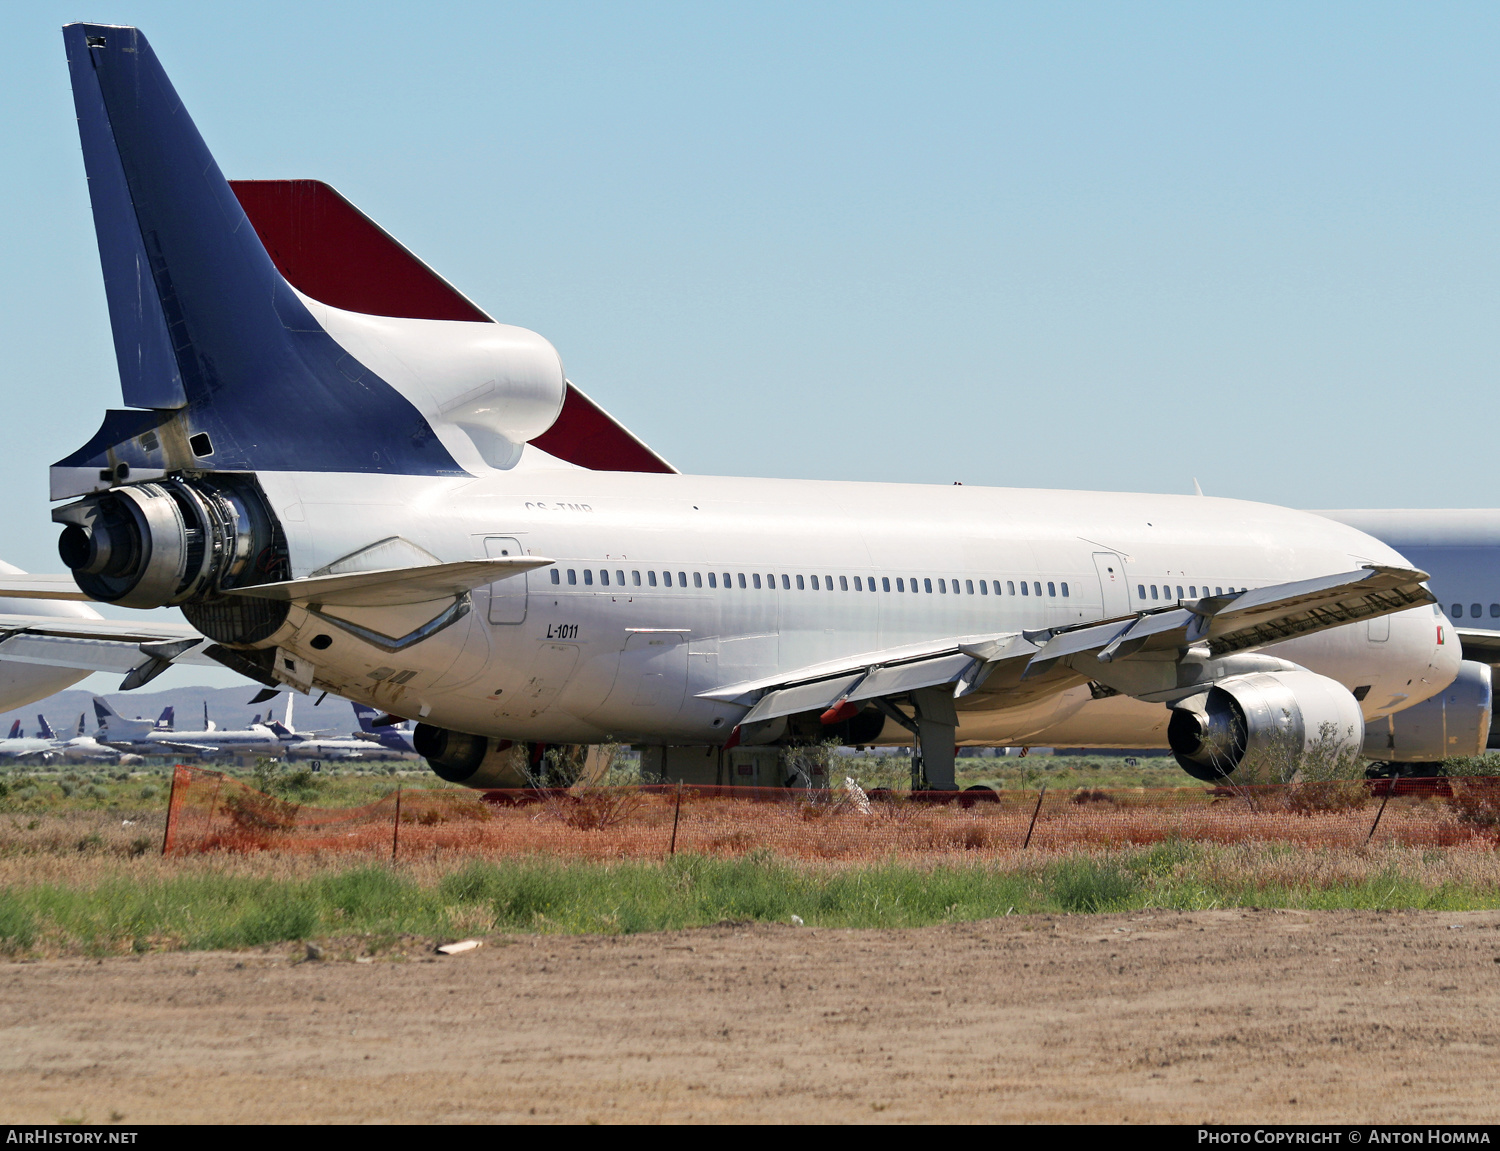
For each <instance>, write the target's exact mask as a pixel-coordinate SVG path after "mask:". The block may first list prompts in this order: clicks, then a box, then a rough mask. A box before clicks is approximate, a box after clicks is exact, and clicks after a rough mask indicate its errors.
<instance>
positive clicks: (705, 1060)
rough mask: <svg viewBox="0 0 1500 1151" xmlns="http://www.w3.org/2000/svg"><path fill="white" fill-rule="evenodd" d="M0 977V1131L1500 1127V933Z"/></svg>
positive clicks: (1394, 929) (1237, 930)
mask: <svg viewBox="0 0 1500 1151" xmlns="http://www.w3.org/2000/svg"><path fill="white" fill-rule="evenodd" d="M406 956H407V958H406V959H405V961H401V960H399V959H395V958H391V957H385V958H380V959H377V960H375V961H373V962H353V961H352V953H351V952H343V953H341V952H340V949H339V946H338V944H336V943H335V944H332V945H330V947H329V951H328V958H327V959H325V960H323V961H320V962H319V961H303V960H302V959H301V952H300V951H299V952H297V953H296V954H295V955H293V954H292V953H290V952H289V951H287V950H286V949H282V950H280V951H266V952H254V953H245V954H227V953H196V954H191V953H173V954H158V955H149V956H145V957H140V958H118V959H105V960H102V961H100V960H92V959H91V960H79V959H67V960H49V961H43V962H34V963H15V964H9V965H6V966H4V967H0V1068H3V1071H0V1084H3V1096H0V1099H3V1102H0V1121H9V1122H52V1121H56V1120H58V1119H60V1118H83V1119H86V1120H87V1121H89V1122H106V1121H109V1120H110V1119H111V1118H112V1117H115V1116H118V1117H121V1118H123V1121H124V1122H125V1123H127V1124H129V1123H131V1122H132V1121H134V1122H140V1123H148V1122H172V1121H195V1122H212V1123H217V1122H253V1123H262V1122H316V1121H319V1120H332V1121H342V1122H387V1123H389V1122H403V1121H405V1122H435V1121H450V1122H471V1121H480V1122H483V1121H496V1120H502V1121H536V1122H546V1121H554V1120H562V1121H585V1120H598V1121H604V1122H625V1121H669V1122H678V1121H710V1122H712V1121H726V1120H742V1121H757V1122H786V1121H855V1122H868V1121H892V1120H895V1121H922V1120H943V1121H1026V1120H1047V1121H1075V1120H1076V1121H1092V1122H1119V1121H1158V1122H1189V1123H1195V1122H1203V1121H1218V1122H1270V1121H1284V1122H1319V1121H1328V1122H1337V1123H1354V1122H1358V1121H1371V1122H1375V1121H1384V1122H1408V1123H1442V1122H1459V1121H1489V1122H1494V1121H1495V1120H1496V1119H1497V1118H1500V1094H1497V1092H1496V1091H1495V1089H1494V1085H1495V1083H1496V1082H1497V1079H1500V995H1497V991H1500V912H1478V913H1467V914H1462V913H1437V914H1433V913H1425V912H1423V913H1364V912H1334V913H1301V912H1278V911H1251V912H1243V911H1225V912H1206V913H1158V914H1134V915H1095V916H1083V915H1079V916H1056V917H1047V916H1036V917H1019V916H1014V917H1011V918H1008V919H1000V920H992V921H988V922H981V923H972V924H963V925H957V926H945V927H935V928H927V929H921V930H912V931H835V930H815V929H810V928H795V927H778V926H744V927H737V926H722V927H717V928H712V929H706V930H698V931H685V932H677V933H669V934H662V935H636V936H623V937H622V936H615V937H531V936H525V937H495V938H491V939H490V940H488V941H487V944H486V946H485V947H483V948H482V949H480V950H478V951H476V952H471V953H469V954H467V955H462V956H454V957H442V958H437V957H434V956H433V955H432V954H431V953H430V951H429V950H427V948H426V946H425V945H419V944H417V943H415V942H413V943H412V944H411V945H410V946H409V947H408V949H407V952H406Z"/></svg>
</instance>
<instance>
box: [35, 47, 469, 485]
mask: <svg viewBox="0 0 1500 1151" xmlns="http://www.w3.org/2000/svg"><path fill="white" fill-rule="evenodd" d="M63 38H64V42H65V43H66V45H67V52H68V66H69V69H70V71H71V73H72V80H73V94H74V103H75V106H76V108H77V111H78V125H79V135H80V138H81V140H82V144H83V153H84V165H85V168H86V170H87V172H88V176H89V191H90V197H91V200H92V202H93V211H94V224H95V228H96V230H97V232H98V238H99V255H100V261H101V263H102V265H103V269H104V279H105V285H106V292H107V295H108V299H109V310H110V322H111V324H112V325H113V328H114V337H115V351H116V355H117V357H118V359H119V364H120V379H121V384H122V387H123V390H124V397H125V402H126V403H127V404H129V405H132V406H135V407H141V408H152V409H156V410H157V411H158V412H159V413H160V414H161V419H162V421H163V425H165V422H166V421H168V420H171V421H172V424H171V427H170V429H168V428H166V427H165V426H163V432H162V434H161V435H160V436H156V435H150V436H148V435H147V434H146V433H145V432H144V431H142V430H141V429H137V428H134V427H132V428H131V429H130V431H131V437H132V438H130V439H128V440H122V439H119V438H117V434H116V433H114V432H112V431H111V428H110V427H109V426H107V427H106V428H105V429H101V433H102V437H103V438H104V439H106V440H108V441H109V442H108V443H102V444H101V443H100V442H98V441H99V439H100V437H95V441H92V442H91V443H90V444H89V445H88V446H87V447H85V448H83V449H80V451H79V452H76V453H74V455H73V456H71V457H69V458H68V459H67V460H63V461H61V462H60V464H59V466H60V467H72V468H86V467H87V468H93V467H95V466H100V465H103V466H110V465H111V463H112V461H111V460H110V459H108V458H107V457H108V453H109V452H110V451H113V452H114V457H113V460H114V461H120V462H125V463H130V464H131V465H132V466H134V467H145V466H149V465H150V464H151V462H152V460H151V459H149V458H146V457H143V456H141V455H140V453H142V452H145V453H148V455H149V453H151V452H153V451H157V450H158V449H156V448H154V447H152V446H151V445H153V444H155V443H157V442H158V441H160V442H162V443H164V444H165V443H170V444H175V445H187V444H190V445H191V456H190V457H189V458H186V459H183V458H179V459H177V460H175V461H172V460H168V461H167V462H166V463H165V464H164V465H163V464H158V465H157V466H158V467H160V466H167V467H182V466H191V467H195V468H200V469H203V470H214V471H254V470H262V469H263V470H272V471H349V472H398V473H403V474H408V475H462V474H463V472H462V469H460V468H459V467H458V465H457V464H456V463H455V462H454V460H453V458H452V456H451V455H449V453H448V451H447V449H446V448H444V447H443V446H442V444H441V443H440V442H439V441H438V440H437V438H436V437H435V436H434V434H433V432H432V429H431V427H430V426H429V425H428V423H427V421H426V420H425V419H424V418H423V416H422V414H421V413H420V412H418V411H417V409H416V408H415V407H413V406H412V404H411V403H410V402H409V401H408V400H407V399H406V398H405V397H404V396H402V395H401V394H400V393H399V392H397V391H396V390H395V389H393V388H392V387H390V386H389V384H387V383H386V382H385V381H383V380H381V379H380V378H379V377H377V376H375V375H374V374H373V373H371V372H369V371H366V370H364V369H363V368H362V366H360V365H357V364H355V363H353V361H352V360H351V358H350V357H349V356H348V355H346V354H345V352H344V350H343V349H342V348H340V347H339V346H338V344H337V343H335V342H334V340H333V339H332V338H331V337H330V336H329V335H328V334H327V333H326V332H325V331H323V330H322V328H321V327H319V325H318V324H317V323H316V322H315V320H314V319H313V317H312V315H311V313H310V312H309V311H308V310H307V308H306V307H305V306H304V305H303V304H302V301H301V300H300V299H299V298H298V296H297V295H296V293H295V292H293V291H292V289H291V287H290V286H289V285H288V284H287V283H286V281H285V280H284V279H283V278H282V276H281V274H280V273H279V272H278V271H277V270H276V268H275V266H274V265H273V264H272V262H271V259H270V257H269V256H268V255H267V254H266V250H265V248H264V246H263V245H262V244H261V242H260V239H259V238H258V237H257V236H256V233H255V229H254V228H252V227H251V226H250V223H249V221H248V220H247V219H246V217H245V212H244V209H243V208H241V206H240V203H239V200H238V199H236V197H235V195H234V192H233V191H232V190H231V189H230V187H229V185H228V183H226V181H225V180H224V177H223V175H222V174H221V173H220V171H219V167H218V165H217V164H216V163H215V162H214V158H213V156H212V154H211V153H210V152H209V150H208V148H207V146H206V145H205V144H204V142H203V138H202V137H201V136H200V135H199V134H198V129H197V127H196V126H195V125H194V124H193V121H192V118H191V117H190V116H189V115H188V113H187V110H186V109H185V108H184V107H183V105H182V102H181V100H179V99H178V97H177V93H176V91H175V90H174V89H173V87H172V83H171V81H170V80H168V79H167V76H166V73H165V72H164V71H163V70H162V67H161V65H160V63H158V61H157V59H156V55H155V53H153V52H152V50H151V45H150V44H148V43H147V42H146V38H145V37H144V36H143V35H141V33H140V32H139V31H137V30H136V29H134V28H122V27H114V26H111V25H102V24H70V25H68V26H67V27H65V28H64V29H63ZM341 361H342V363H341ZM356 381H357V382H356ZM119 423H120V421H119V419H118V417H117V418H116V424H117V425H118V424H119ZM143 444H144V445H145V446H142V445H143ZM178 450H179V451H182V450H186V449H185V448H181V447H179V449H178Z"/></svg>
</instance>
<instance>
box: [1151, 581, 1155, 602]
mask: <svg viewBox="0 0 1500 1151" xmlns="http://www.w3.org/2000/svg"><path fill="white" fill-rule="evenodd" d="M1151 598H1152V599H1155V598H1156V585H1155V584H1152V585H1151Z"/></svg>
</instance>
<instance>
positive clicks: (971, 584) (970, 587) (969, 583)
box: [964, 579, 984, 595]
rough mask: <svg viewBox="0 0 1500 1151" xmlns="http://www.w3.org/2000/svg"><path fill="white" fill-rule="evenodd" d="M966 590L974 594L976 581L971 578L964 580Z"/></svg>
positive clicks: (981, 581)
mask: <svg viewBox="0 0 1500 1151" xmlns="http://www.w3.org/2000/svg"><path fill="white" fill-rule="evenodd" d="M979 582H980V583H983V582H984V581H983V580H980V581H979ZM964 590H965V591H966V592H968V593H969V594H970V595H973V594H974V581H973V580H971V579H966V580H964Z"/></svg>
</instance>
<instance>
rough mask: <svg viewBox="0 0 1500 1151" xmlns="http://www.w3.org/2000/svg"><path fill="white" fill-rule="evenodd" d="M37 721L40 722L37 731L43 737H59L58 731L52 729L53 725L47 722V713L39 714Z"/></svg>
mask: <svg viewBox="0 0 1500 1151" xmlns="http://www.w3.org/2000/svg"><path fill="white" fill-rule="evenodd" d="M36 722H37V724H38V726H37V732H36V733H37V735H38V736H39V737H40V738H41V739H56V738H57V733H56V732H55V731H53V730H52V725H51V724H50V723H48V722H47V717H46V716H45V715H39V716H37V717H36Z"/></svg>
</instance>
